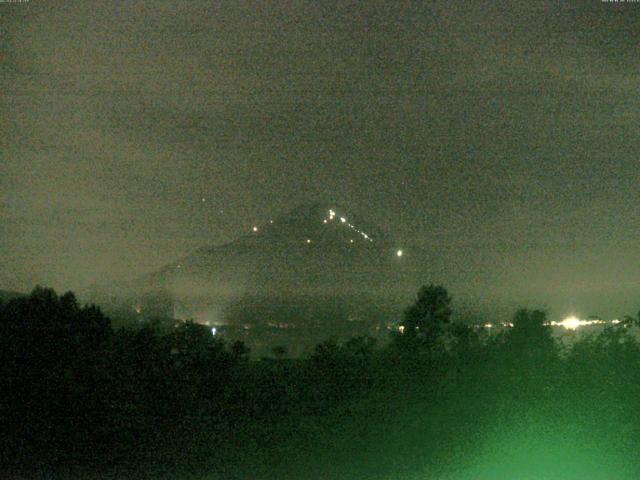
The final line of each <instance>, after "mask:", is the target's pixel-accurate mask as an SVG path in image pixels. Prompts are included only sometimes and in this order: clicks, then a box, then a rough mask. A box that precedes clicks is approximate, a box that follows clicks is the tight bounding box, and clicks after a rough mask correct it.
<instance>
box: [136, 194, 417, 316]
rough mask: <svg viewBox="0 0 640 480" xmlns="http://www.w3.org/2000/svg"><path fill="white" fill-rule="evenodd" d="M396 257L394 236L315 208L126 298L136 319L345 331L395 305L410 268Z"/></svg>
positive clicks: (183, 262) (207, 254)
mask: <svg viewBox="0 0 640 480" xmlns="http://www.w3.org/2000/svg"><path fill="white" fill-rule="evenodd" d="M397 250H398V245H396V244H395V242H394V240H393V239H392V238H391V237H390V236H389V235H388V234H387V233H386V232H384V231H383V230H382V229H380V228H379V227H377V226H376V225H375V224H373V223H371V222H369V221H368V220H366V219H365V218H363V217H361V216H359V215H358V214H357V213H354V212H350V211H348V210H347V209H345V208H342V207H340V206H336V205H330V204H322V203H308V204H302V205H299V206H298V207H296V208H294V209H293V210H291V211H289V212H287V213H286V214H284V215H282V216H280V217H278V218H275V219H271V220H266V221H264V222H262V223H259V224H256V225H254V226H252V227H251V228H250V229H249V231H248V232H247V233H245V234H244V235H242V236H240V237H239V238H237V239H235V240H233V241H231V242H229V243H226V244H223V245H217V246H207V247H203V248H200V249H198V250H196V251H194V252H193V253H192V254H190V255H187V256H186V257H183V258H181V259H179V260H177V261H175V262H172V263H170V264H168V265H166V266H164V267H162V268H161V269H159V270H158V271H156V272H152V273H150V274H148V275H145V276H144V277H142V278H140V279H138V280H136V281H135V282H134V284H133V285H129V286H128V287H127V289H128V290H130V291H131V292H134V296H133V298H132V299H131V300H130V303H131V308H133V309H135V311H136V312H147V314H153V315H165V316H166V315H169V316H172V317H177V318H193V319H195V320H196V321H199V322H202V323H209V324H216V325H217V324H229V323H234V322H235V323H237V322H242V323H260V322H265V321H268V322H277V323H281V322H282V321H287V322H291V321H298V322H317V321H326V319H327V318H329V317H330V318H331V319H332V320H335V321H337V322H339V321H341V320H344V319H345V318H350V319H353V318H355V317H363V316H365V315H368V316H369V317H372V316H376V315H374V314H373V313H372V309H374V306H375V305H382V304H389V302H391V303H393V299H392V297H393V296H394V294H395V292H396V291H397V290H398V288H399V287H400V286H401V285H402V284H403V281H402V280H403V277H404V275H405V268H404V264H405V263H406V259H404V258H400V257H398V256H397ZM365 312H367V313H365ZM354 316H355V317H354ZM283 319H284V320H283ZM319 319H325V320H319Z"/></svg>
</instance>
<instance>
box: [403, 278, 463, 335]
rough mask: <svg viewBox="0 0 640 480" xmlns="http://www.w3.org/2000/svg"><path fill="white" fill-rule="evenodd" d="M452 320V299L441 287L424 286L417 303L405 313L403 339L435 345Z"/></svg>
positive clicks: (419, 292)
mask: <svg viewBox="0 0 640 480" xmlns="http://www.w3.org/2000/svg"><path fill="white" fill-rule="evenodd" d="M450 319H451V297H450V296H449V293H448V292H447V289H446V288H444V287H442V286H439V285H429V286H423V287H421V288H420V290H419V291H418V298H417V299H416V301H415V303H414V304H413V305H411V306H410V307H409V308H407V309H406V310H405V312H404V318H403V321H402V327H403V329H402V330H403V334H402V335H401V337H404V338H406V339H409V340H412V339H416V340H419V341H420V343H423V344H426V345H428V346H432V345H434V344H435V343H436V342H437V340H438V339H439V338H440V336H441V335H442V332H443V329H444V327H445V325H447V324H448V323H449V321H450Z"/></svg>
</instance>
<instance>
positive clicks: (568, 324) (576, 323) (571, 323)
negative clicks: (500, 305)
mask: <svg viewBox="0 0 640 480" xmlns="http://www.w3.org/2000/svg"><path fill="white" fill-rule="evenodd" d="M607 323H611V324H612V325H618V324H619V323H620V320H618V319H617V318H616V319H613V320H611V321H610V322H607V321H606V320H599V319H596V320H581V319H580V318H578V317H576V316H575V315H571V316H569V317H566V318H564V319H562V320H561V321H559V322H556V321H551V322H547V323H545V325H547V326H550V327H562V328H564V329H565V330H577V329H578V328H580V327H586V326H590V325H606V324H607ZM482 327H483V328H487V329H491V328H494V327H503V328H511V327H513V323H511V322H506V323H499V324H493V323H485V324H484V325H482Z"/></svg>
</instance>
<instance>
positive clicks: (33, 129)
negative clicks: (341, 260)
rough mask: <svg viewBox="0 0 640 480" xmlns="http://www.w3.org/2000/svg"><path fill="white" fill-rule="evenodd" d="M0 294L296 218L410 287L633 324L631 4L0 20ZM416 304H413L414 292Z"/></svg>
mask: <svg viewBox="0 0 640 480" xmlns="http://www.w3.org/2000/svg"><path fill="white" fill-rule="evenodd" d="M0 21H1V31H0V40H1V47H0V48H1V50H0V82H1V84H0V108H1V116H0V201H1V203H0V208H1V210H0V265H2V267H1V268H0V288H2V289H14V290H22V291H28V290H30V289H31V288H32V287H33V285H34V284H35V283H40V284H45V285H51V286H53V287H56V288H58V289H69V288H72V289H82V288H85V287H87V286H88V285H89V284H91V283H93V282H105V281H121V280H124V279H131V278H134V277H136V276H137V275H140V274H142V273H144V272H148V271H151V270H153V269H156V268H158V267H160V266H161V265H163V264H166V263H168V262H170V261H173V260H175V259H176V258H178V257H179V256H182V255H185V254H186V253H188V252H190V251H193V250H194V249H195V248H198V247H200V246H203V245H211V244H216V243H220V242H224V241H228V240H231V239H233V238H235V237H237V236H239V235H241V234H244V233H246V232H247V231H249V229H250V228H251V226H252V225H253V224H254V223H256V222H262V221H266V220H267V219H269V218H271V217H273V216H275V215H279V214H282V213H284V212H286V211H287V210H288V209H290V208H293V207H294V206H296V205H297V204H299V203H301V202H305V201H308V200H309V199H317V198H322V199H328V200H330V201H336V202H339V203H340V204H341V205H343V206H348V207H350V208H353V209H355V210H356V211H357V212H359V213H360V214H361V215H364V216H366V217H367V219H368V220H369V221H370V222H372V223H376V224H379V225H380V226H381V227H382V228H384V229H386V230H387V231H388V232H389V233H390V234H391V235H393V236H394V237H395V238H396V239H397V240H398V243H399V244H401V245H402V246H403V248H404V250H405V252H406V255H405V257H404V258H403V261H410V260H411V251H412V249H418V248H424V249H427V250H429V251H432V252H436V253H435V254H434V255H433V258H434V260H433V261H432V264H430V265H427V266H425V269H426V270H427V271H428V272H429V273H428V274H427V275H425V283H428V282H432V281H433V282H440V283H444V284H445V285H447V286H448V287H449V288H450V290H451V291H452V292H453V294H454V296H456V295H458V296H464V295H471V296H477V297H482V298H486V299H502V300H504V301H505V302H519V303H525V304H528V303H533V304H535V305H547V306H549V307H550V308H551V310H552V312H553V313H555V314H558V315H561V314H565V313H569V312H575V313H580V314H583V315H588V314H600V315H604V316H607V315H609V316H613V315H620V314H624V313H635V312H637V310H638V309H639V308H640V270H639V268H638V267H639V266H640V241H639V240H638V233H639V231H640V199H639V193H638V192H639V188H638V187H639V185H640V161H639V159H638V152H639V151H640V135H639V134H638V131H639V126H640V113H639V112H640V95H639V88H640V56H639V55H638V41H637V34H638V30H639V29H640V3H606V2H601V1H599V0H593V1H587V2H582V1H581V2H573V1H571V2H558V1H550V2H538V1H533V0H531V1H526V2H495V1H473V2H435V3H432V2H403V1H386V2H348V1H339V2H333V1H313V2H304V1H286V2H285V1H280V2H270V3H269V4H266V2H248V1H238V0H234V1H229V2H226V1H216V2H209V1H207V2H198V1H190V2H182V1H171V2H149V1H136V2H93V1H92V2H55V1H41V0H31V1H29V2H24V3H1V4H0ZM417 287H418V286H416V289H417Z"/></svg>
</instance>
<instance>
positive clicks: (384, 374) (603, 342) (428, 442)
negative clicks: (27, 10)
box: [0, 287, 640, 480]
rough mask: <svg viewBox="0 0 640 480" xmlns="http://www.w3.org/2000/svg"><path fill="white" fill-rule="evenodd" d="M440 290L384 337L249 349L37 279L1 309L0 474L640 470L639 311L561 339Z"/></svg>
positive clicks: (399, 475) (595, 474)
mask: <svg viewBox="0 0 640 480" xmlns="http://www.w3.org/2000/svg"><path fill="white" fill-rule="evenodd" d="M429 288H432V287H429ZM438 292H440V293H442V292H441V291H440V290H437V289H432V290H430V291H429V290H428V289H427V290H424V289H423V290H421V293H422V294H424V295H421V296H420V297H419V298H418V300H417V302H416V305H414V306H412V307H411V308H409V309H408V310H407V313H406V315H405V318H404V319H403V321H404V323H405V324H406V325H407V326H409V327H410V328H409V331H408V332H407V333H405V334H404V335H397V336H396V337H394V338H392V340H391V342H390V343H389V344H388V345H385V346H377V345H375V342H373V341H371V340H370V339H368V338H356V339H353V340H351V341H349V342H347V343H344V344H341V345H338V344H335V343H333V342H330V341H329V342H326V343H324V344H321V345H318V347H317V348H316V350H315V352H314V354H313V355H311V356H309V357H308V358H301V359H288V358H285V356H284V355H279V354H278V352H274V356H273V358H268V359H262V360H250V359H249V357H248V354H247V353H248V352H247V351H246V349H245V348H244V346H243V345H242V344H233V345H226V344H224V342H222V341H221V340H219V339H216V337H213V336H212V335H211V332H210V331H209V330H208V329H206V328H203V327H200V326H199V325H195V324H184V325H183V326H181V327H180V328H177V329H175V330H174V331H171V332H169V333H165V334H160V333H159V332H157V331H154V330H153V329H152V328H142V329H138V330H135V331H133V330H121V331H117V332H114V331H113V330H112V329H111V327H110V324H109V320H108V319H107V318H106V317H104V316H103V315H102V313H101V312H100V311H99V310H98V309H96V308H92V307H80V306H79V305H78V304H77V302H76V300H75V297H73V295H72V294H65V295H63V296H62V297H58V296H57V295H56V294H55V293H54V292H53V291H51V290H46V289H36V290H34V292H33V293H32V294H31V296H30V297H28V298H22V299H14V300H11V301H9V302H8V303H5V304H4V305H2V307H1V308H0V321H1V323H0V348H1V351H0V354H1V358H0V360H1V362H0V369H1V376H0V391H1V392H3V393H2V396H1V397H0V426H1V433H2V436H1V438H0V451H1V452H2V474H1V475H0V476H1V477H2V478H25V479H27V478H28V479H38V478H46V479H52V478H64V479H66V478H74V479H84V478H86V479H107V478H172V479H176V478H177V479H211V480H214V479H292V480H293V479H400V480H403V479H430V478H433V479H455V480H457V479H460V480H463V479H465V480H466V479H471V478H473V479H487V480H488V479H502V478H504V479H509V480H514V479H540V478H545V479H556V478H557V479H584V478H588V479H633V478H638V476H639V474H640V457H639V456H638V455H637V452H638V451H639V448H640V409H639V408H638V407H639V406H640V403H639V402H640V400H639V399H640V345H638V343H637V342H636V341H635V340H634V337H633V335H632V334H631V333H630V332H631V331H632V330H633V329H635V327H634V326H632V322H631V320H630V321H628V322H626V323H625V322H623V323H621V324H620V325H618V326H615V327H610V328H607V329H605V330H604V331H603V332H601V333H599V334H598V335H597V336H591V337H586V338H584V339H582V340H580V341H578V342H576V343H575V344H574V345H573V346H572V347H571V348H563V347H562V346H561V345H559V344H558V343H557V342H556V341H554V340H553V339H552V337H551V333H550V331H549V329H548V327H545V326H544V325H543V323H544V314H542V313H541V312H537V311H533V312H532V311H524V310H523V311H520V312H518V313H517V314H516V317H515V318H514V328H512V329H509V330H507V331H505V332H504V333H503V334H500V335H495V336H492V337H487V336H485V335H483V334H482V333H481V332H478V331H475V330H473V329H471V328H468V327H465V326H460V325H454V324H451V323H450V322H449V317H450V313H451V312H450V310H449V309H448V302H449V299H448V297H447V296H446V292H445V295H444V297H442V296H438ZM434 293H435V295H433V294H434ZM443 307H447V308H443ZM411 332H417V333H411Z"/></svg>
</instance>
